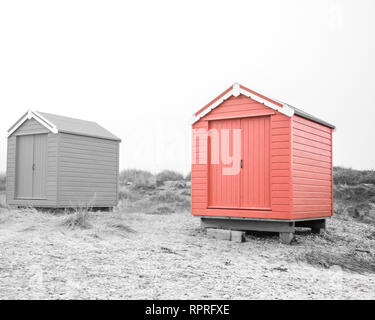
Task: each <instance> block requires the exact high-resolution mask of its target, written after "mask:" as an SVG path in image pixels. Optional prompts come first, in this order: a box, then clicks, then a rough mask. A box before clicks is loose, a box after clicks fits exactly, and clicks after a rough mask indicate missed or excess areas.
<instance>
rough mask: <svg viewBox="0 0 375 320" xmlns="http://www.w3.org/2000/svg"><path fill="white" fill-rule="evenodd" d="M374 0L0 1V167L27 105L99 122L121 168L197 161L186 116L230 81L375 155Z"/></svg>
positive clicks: (353, 157)
mask: <svg viewBox="0 0 375 320" xmlns="http://www.w3.org/2000/svg"><path fill="white" fill-rule="evenodd" d="M374 14H375V1H373V0H367V1H366V0H361V1H344V0H340V1H333V0H331V1H329V0H322V1H317V0H315V1H300V0H296V1H287V0H283V1H279V0H275V1H264V0H263V1H233V0H231V1H218V0H216V1H202V0H200V1H192V0H190V1H184V2H183V1H176V0H175V1H162V0H159V1H132V2H130V1H129V2H125V1H108V0H107V1H92V0H91V1H77V0H75V1H66V0H65V1H15V0H13V1H1V2H0V108H1V116H0V133H1V134H0V171H5V168H6V138H5V133H6V130H7V129H8V128H9V127H10V126H11V125H12V124H13V123H14V122H15V121H16V120H17V119H18V118H19V117H20V116H21V115H22V114H23V113H24V112H26V110H27V109H29V108H31V109H35V110H39V111H45V112H50V113H57V114H61V115H66V116H71V117H77V118H83V119H87V120H93V121H97V122H98V123H100V124H101V125H103V126H104V127H106V128H107V129H109V130H110V131H112V132H113V133H115V134H116V135H118V136H120V137H121V138H122V139H123V142H122V144H121V158H120V168H121V169H123V168H140V169H147V170H151V171H153V172H157V171H159V170H162V169H166V168H168V169H174V170H178V171H182V172H183V173H187V172H188V171H189V170H190V159H191V156H190V146H191V142H190V119H191V115H192V113H194V112H195V111H197V110H198V109H199V108H201V107H202V106H203V105H205V104H206V103H208V102H209V101H210V100H211V99H213V98H214V97H216V96H217V95H218V94H220V93H221V92H222V91H223V90H224V89H226V88H227V87H229V86H230V85H231V84H232V83H233V82H239V83H241V84H243V85H245V86H247V87H248V88H250V89H253V90H255V91H258V92H260V93H263V94H264V95H266V96H269V97H271V98H272V97H273V98H276V99H279V100H282V101H284V102H287V103H289V104H291V105H293V106H296V107H300V108H301V109H303V110H304V111H306V112H309V113H312V114H313V115H315V116H318V117H321V118H322V119H324V120H326V121H328V122H331V123H333V124H335V125H336V126H337V130H336V132H335V133H334V164H335V165H343V166H348V167H353V168H359V169H366V168H372V169H374V168H375V148H374V147H373V145H374V141H375V130H374V118H375V102H374V101H375V59H374V57H375V19H374Z"/></svg>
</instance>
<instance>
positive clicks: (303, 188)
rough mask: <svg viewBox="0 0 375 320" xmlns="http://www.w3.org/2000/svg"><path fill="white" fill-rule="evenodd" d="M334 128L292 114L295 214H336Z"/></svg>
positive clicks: (316, 215)
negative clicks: (334, 207)
mask: <svg viewBox="0 0 375 320" xmlns="http://www.w3.org/2000/svg"><path fill="white" fill-rule="evenodd" d="M332 187H333V183H332V129H331V128H328V127H326V126H323V125H321V124H319V123H316V122H313V121H311V120H308V119H305V118H302V117H300V116H296V115H294V116H293V117H292V203H293V207H292V218H293V219H297V218H310V217H326V216H331V215H332V214H333V208H332V206H333V199H332V197H333V192H332Z"/></svg>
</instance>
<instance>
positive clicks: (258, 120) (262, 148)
mask: <svg viewBox="0 0 375 320" xmlns="http://www.w3.org/2000/svg"><path fill="white" fill-rule="evenodd" d="M241 129H242V148H241V149H242V169H241V207H242V208H249V209H270V207H271V203H270V202H271V197H270V117H254V118H244V119H242V120H241Z"/></svg>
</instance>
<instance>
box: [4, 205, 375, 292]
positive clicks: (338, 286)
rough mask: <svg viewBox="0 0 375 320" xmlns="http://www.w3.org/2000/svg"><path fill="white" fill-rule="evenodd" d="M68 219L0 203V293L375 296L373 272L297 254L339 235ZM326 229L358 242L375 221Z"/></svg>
mask: <svg viewBox="0 0 375 320" xmlns="http://www.w3.org/2000/svg"><path fill="white" fill-rule="evenodd" d="M65 219H66V215H53V214H50V213H41V212H35V211H9V210H7V209H1V211H0V298H1V299H364V298H369V299H373V298H375V273H368V272H367V273H366V272H364V273H358V272H352V271H347V270H344V269H342V268H341V267H339V266H331V267H330V268H328V267H326V268H325V267H324V266H319V265H317V266H314V265H311V264H309V263H307V262H305V261H304V260H303V259H301V258H300V257H301V256H302V257H303V255H304V254H305V253H306V252H308V251H309V250H311V248H312V247H315V248H316V249H317V250H319V251H322V250H323V251H324V250H327V251H329V250H345V246H346V244H345V243H346V242H345V241H344V240H343V237H342V236H341V237H338V238H337V239H339V240H338V242H335V241H332V236H331V238H329V237H328V238H327V237H323V236H316V235H311V234H309V233H302V234H298V235H297V237H296V239H297V241H296V242H295V243H294V244H293V245H291V246H288V245H283V244H280V243H279V242H278V237H277V236H273V235H269V234H268V235H261V234H255V235H254V234H252V235H250V236H248V237H247V242H245V243H234V242H230V241H224V240H216V239H210V238H208V237H207V236H206V234H205V233H204V232H203V231H202V230H201V229H200V222H199V219H197V218H193V217H191V216H190V215H189V213H175V214H168V215H151V214H140V213H132V214H129V213H127V214H125V213H104V212H103V213H100V212H98V213H92V214H91V216H90V223H91V225H92V227H91V228H88V229H80V228H75V229H70V228H67V227H66V226H63V225H62V222H63V221H64V220H65ZM127 227H129V228H131V229H129V228H127ZM328 227H329V228H330V232H331V235H332V234H333V235H334V234H335V233H339V232H340V234H343V232H344V237H346V236H347V237H349V238H350V237H351V238H350V239H353V241H354V242H355V241H357V244H356V245H361V244H362V241H361V239H358V238H357V237H358V234H360V233H361V234H367V235H372V234H375V233H374V232H375V228H374V227H373V226H368V225H364V224H359V223H354V222H350V223H349V222H345V221H339V220H334V219H333V220H331V221H330V222H329V225H328ZM358 230H359V231H358ZM345 232H346V233H345ZM368 238H369V239H367V240H366V241H367V242H366V246H367V247H366V248H367V249H366V250H371V252H370V251H368V252H367V251H366V250H365V252H363V254H373V253H374V252H373V249H372V248H374V247H375V246H374V244H375V239H372V238H371V236H369V237H368ZM340 239H341V240H340ZM340 241H342V242H340ZM340 248H341V249H340Z"/></svg>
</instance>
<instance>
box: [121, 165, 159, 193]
mask: <svg viewBox="0 0 375 320" xmlns="http://www.w3.org/2000/svg"><path fill="white" fill-rule="evenodd" d="M119 180H120V181H119V182H120V185H122V186H123V185H131V186H132V187H134V188H154V187H155V185H156V179H155V176H154V175H153V174H152V173H151V172H149V171H144V170H137V169H126V170H123V171H121V173H120V178H119Z"/></svg>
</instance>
